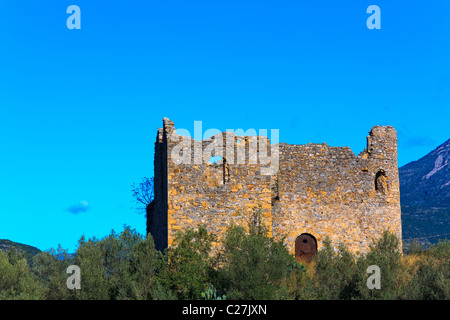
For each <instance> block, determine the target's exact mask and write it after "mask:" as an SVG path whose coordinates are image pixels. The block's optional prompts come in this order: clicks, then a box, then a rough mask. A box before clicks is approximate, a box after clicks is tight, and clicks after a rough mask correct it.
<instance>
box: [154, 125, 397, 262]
mask: <svg viewBox="0 0 450 320" xmlns="http://www.w3.org/2000/svg"><path fill="white" fill-rule="evenodd" d="M254 138H255V137H254ZM254 138H252V137H240V136H236V135H234V134H233V133H228V132H226V133H223V134H221V135H216V136H213V137H211V138H209V139H206V140H203V141H195V140H194V139H192V138H190V137H184V136H181V135H178V134H176V131H175V128H174V124H173V122H171V121H170V120H169V119H166V118H165V119H164V121H163V128H162V129H160V130H159V131H158V136H157V142H156V144H155V200H154V202H153V203H152V204H151V205H150V206H149V208H148V213H147V217H148V221H150V222H148V223H147V230H148V232H150V233H151V234H152V235H153V236H154V238H155V242H156V245H157V247H158V248H164V247H167V246H170V245H171V244H172V242H173V239H174V236H175V234H176V232H177V231H179V230H184V229H186V228H196V227H198V226H200V225H205V226H206V227H207V229H208V231H210V232H213V233H215V234H216V235H217V236H218V238H219V241H220V239H221V237H222V235H223V233H224V231H225V229H226V228H227V226H229V225H230V224H231V223H234V224H239V225H247V223H248V222H249V220H250V219H251V218H252V213H254V212H255V210H259V211H260V212H261V215H262V219H263V223H264V224H265V226H266V227H267V228H268V229H269V231H270V233H271V235H273V236H275V237H278V236H280V237H282V236H285V237H286V245H287V247H288V248H289V250H290V252H291V253H294V242H295V239H296V238H297V237H298V236H299V235H300V234H302V233H308V234H311V235H313V236H314V237H315V238H316V239H317V242H318V248H319V249H320V247H321V245H322V242H323V240H324V238H325V236H327V235H328V236H329V237H330V238H331V239H332V241H333V244H334V245H337V243H339V242H344V243H345V244H347V246H348V247H349V248H350V249H351V250H352V251H353V252H358V251H359V252H365V251H366V250H367V249H368V246H369V244H370V243H371V241H372V240H373V239H376V238H378V237H379V236H381V234H382V232H383V230H385V229H389V230H391V231H393V232H395V233H396V234H397V235H398V236H399V237H401V220H400V215H401V213H400V200H399V199H400V195H399V181H398V169H397V138H396V132H395V130H394V128H392V127H378V126H376V127H374V128H372V130H371V131H370V134H369V136H368V137H367V148H366V149H365V150H364V151H363V152H361V153H360V154H359V155H358V156H356V155H355V154H354V153H353V152H352V151H351V150H350V148H348V147H330V146H328V145H327V144H325V143H324V144H308V145H288V144H285V143H280V144H279V145H277V146H278V147H279V170H278V172H277V173H276V174H273V175H262V174H261V169H262V168H263V167H264V166H265V164H261V163H260V162H259V161H258V160H257V159H253V158H252V157H256V158H258V157H259V155H260V152H263V151H264V152H268V154H269V156H270V150H269V151H267V149H265V147H266V145H269V144H270V141H268V138H265V137H258V138H257V139H261V140H257V141H264V139H267V141H264V142H265V144H262V142H260V143H257V147H256V150H257V152H256V154H255V153H251V152H249V150H250V149H251V148H252V147H254V146H255V145H254V144H253V143H254V142H255V139H254ZM263 149H265V150H263ZM229 151H231V152H229ZM243 154H244V155H245V156H244V160H245V161H243V162H244V163H242V161H241V162H240V161H238V160H237V158H238V155H243ZM212 156H221V157H222V160H221V161H219V162H218V163H215V164H210V163H209V161H208V160H209V158H210V157H212ZM214 245H219V243H216V244H214Z"/></svg>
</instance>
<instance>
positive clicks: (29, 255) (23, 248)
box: [0, 239, 41, 262]
mask: <svg viewBox="0 0 450 320" xmlns="http://www.w3.org/2000/svg"><path fill="white" fill-rule="evenodd" d="M11 247H14V248H16V249H17V250H18V251H20V252H22V253H23V254H24V255H25V258H26V259H27V261H28V262H31V261H32V260H33V257H34V256H35V255H37V254H39V253H40V252H41V250H39V249H38V248H36V247H32V246H29V245H27V244H22V243H18V242H13V241H11V240H5V239H0V250H4V251H7V250H9V249H10V248H11Z"/></svg>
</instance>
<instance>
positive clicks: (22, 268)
mask: <svg viewBox="0 0 450 320" xmlns="http://www.w3.org/2000/svg"><path fill="white" fill-rule="evenodd" d="M44 298H45V290H44V288H43V287H42V286H41V285H40V284H39V279H38V278H37V277H36V276H35V275H34V274H33V273H32V272H31V270H30V268H29V266H28V264H27V260H26V258H25V256H24V255H23V254H21V253H19V252H18V251H16V250H15V249H14V248H10V249H9V250H8V251H7V252H3V251H0V300H41V299H44Z"/></svg>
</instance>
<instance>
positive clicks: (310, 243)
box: [295, 233, 317, 263]
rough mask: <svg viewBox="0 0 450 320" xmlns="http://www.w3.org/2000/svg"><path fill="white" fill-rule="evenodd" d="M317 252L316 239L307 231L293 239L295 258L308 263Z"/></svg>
mask: <svg viewBox="0 0 450 320" xmlns="http://www.w3.org/2000/svg"><path fill="white" fill-rule="evenodd" d="M316 253H317V240H316V238H315V237H314V236H313V235H311V234H309V233H302V234H301V235H299V236H298V237H297V239H295V259H297V260H301V261H303V262H306V263H309V262H311V260H312V259H313V257H314V256H315V255H316Z"/></svg>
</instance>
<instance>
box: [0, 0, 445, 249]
mask: <svg viewBox="0 0 450 320" xmlns="http://www.w3.org/2000/svg"><path fill="white" fill-rule="evenodd" d="M73 4H74V5H78V6H79V7H80V8H81V30H69V29H68V28H67V27H66V20H67V18H68V17H69V14H67V13H66V9H67V7H68V6H69V5H73ZM372 4H375V5H378V6H379V7H380V9H381V30H369V29H368V28H367V27H366V20H367V18H368V17H369V14H367V13H366V9H367V7H368V6H369V5H372ZM449 14H450V1H445V0H441V1H437V0H429V1H411V0H408V1H400V0H399V1H381V0H374V1H354V0H345V1H300V0H295V1H293V0H292V1H286V0H277V1H274V0H272V1H264V0H258V1H255V0H246V1H234V0H227V1H222V0H216V1H211V0H203V1H187V0H183V1H181V0H178V1H174V0H165V1H143V0H139V1H138V0H129V1H92V0H90V1H87V0H71V1H63V0H60V1H50V0H32V1H31V0H30V1H25V0H22V1H13V0H8V1H6V0H2V1H1V2H0V238H3V239H11V240H13V241H17V242H22V243H26V244H30V245H34V246H37V247H38V248H40V249H49V248H50V247H56V246H57V245H58V243H60V244H61V245H62V246H63V247H64V248H67V249H69V250H70V251H73V250H74V248H75V246H76V244H77V241H78V239H79V238H80V236H81V235H83V234H84V235H85V236H86V237H92V236H96V237H99V238H101V237H103V236H105V235H107V234H108V233H109V232H110V231H111V229H115V230H116V231H121V230H122V226H123V225H124V224H128V225H130V226H131V227H133V228H136V229H137V231H139V232H140V233H145V219H144V215H138V214H136V213H135V212H134V210H132V209H130V208H131V207H132V202H131V200H132V198H131V192H130V185H131V184H132V183H133V182H139V181H140V180H141V178H142V177H144V176H151V175H152V174H153V151H154V141H155V136H156V130H157V128H158V127H160V126H161V124H162V118H163V117H169V118H170V119H172V120H173V121H174V122H175V125H176V127H178V128H185V129H188V130H192V129H193V122H194V120H201V121H203V128H204V129H207V128H218V129H220V130H225V129H237V128H242V129H244V130H245V129H249V128H254V129H279V130H280V141H281V142H286V143H292V144H305V143H308V142H318V143H321V142H324V141H325V142H327V143H328V144H329V145H331V146H350V147H351V148H352V150H353V151H354V152H355V153H356V154H358V153H359V152H360V151H362V150H363V149H364V147H365V143H366V139H365V137H366V135H367V134H368V131H369V130H370V129H371V127H373V126H374V125H393V126H395V128H396V129H397V131H398V138H399V148H398V152H399V164H400V165H404V164H406V163H408V162H410V161H413V160H416V159H418V158H420V157H421V156H423V155H425V154H426V153H427V152H428V151H430V150H431V149H433V148H435V147H436V146H437V145H439V144H441V143H442V142H444V141H445V140H447V139H448V138H449V129H448V128H449V115H450V112H449V105H450V64H449V57H450V24H449ZM77 207H79V208H80V210H78V213H77V214H74V213H73V212H77V210H74V208H75V209H76V208H77ZM82 209H84V210H82Z"/></svg>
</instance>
